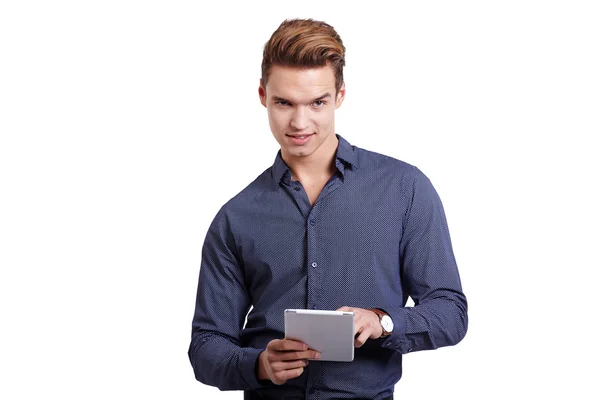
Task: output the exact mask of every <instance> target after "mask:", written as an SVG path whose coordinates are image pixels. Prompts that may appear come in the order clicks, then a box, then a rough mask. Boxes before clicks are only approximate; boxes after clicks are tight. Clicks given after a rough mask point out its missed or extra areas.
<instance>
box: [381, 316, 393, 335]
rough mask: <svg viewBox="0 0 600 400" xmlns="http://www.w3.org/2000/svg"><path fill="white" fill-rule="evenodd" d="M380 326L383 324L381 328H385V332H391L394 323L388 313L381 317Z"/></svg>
mask: <svg viewBox="0 0 600 400" xmlns="http://www.w3.org/2000/svg"><path fill="white" fill-rule="evenodd" d="M381 326H383V329H385V331H386V332H391V331H393V330H394V323H393V322H392V319H391V318H390V317H389V316H388V315H384V316H383V317H382V318H381Z"/></svg>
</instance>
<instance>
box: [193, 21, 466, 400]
mask: <svg viewBox="0 0 600 400" xmlns="http://www.w3.org/2000/svg"><path fill="white" fill-rule="evenodd" d="M344 53H345V48H344V46H343V44H342V40H341V39H340V37H339V36H338V34H337V33H336V32H335V30H334V29H333V28H332V27H331V26H330V25H328V24H326V23H323V22H319V21H313V20H288V21H284V22H283V23H282V24H281V26H280V27H279V28H278V29H277V30H276V31H275V32H274V33H273V35H272V37H271V38H270V40H269V41H268V42H267V43H266V45H265V49H264V54H263V63H262V78H261V80H260V86H259V89H258V93H259V97H260V101H261V103H262V104H263V105H264V106H265V107H266V108H267V113H268V116H269V124H270V127H271V131H272V132H273V135H274V136H275V139H276V140H277V142H278V143H279V144H280V146H281V150H280V151H279V152H278V154H277V156H276V158H275V162H274V164H273V165H272V166H271V167H270V168H268V169H267V170H266V171H265V172H264V173H262V174H261V175H260V176H259V177H258V178H257V179H256V180H255V181H254V182H252V183H251V184H250V185H249V186H248V187H246V188H245V189H244V190H242V191H241V192H240V193H239V194H238V195H237V196H235V197H234V198H233V199H231V200H230V201H229V202H227V204H225V205H224V206H223V207H222V208H221V210H220V211H219V212H218V214H217V216H216V217H215V219H214V221H213V222H212V224H211V226H210V228H209V231H208V234H207V237H206V240H205V242H204V246H203V251H202V263H201V268H200V279H199V284H198V294H197V301H196V312H195V315H194V320H193V330H192V341H191V344H190V349H189V357H190V361H191V363H192V366H193V368H194V372H195V375H196V378H197V379H198V380H199V381H200V382H203V383H205V384H208V385H213V386H217V387H219V388H220V389H222V390H244V391H245V398H246V399H304V398H306V399H334V398H360V399H389V398H392V393H393V390H394V384H395V383H396V382H398V380H399V379H400V377H401V375H402V355H403V354H405V353H408V352H411V351H418V350H427V349H435V348H438V347H441V346H449V345H454V344H456V343H458V342H459V341H460V340H461V339H462V338H463V337H464V335H465V334H466V331H467V301H466V298H465V296H464V294H463V292H462V289H461V284H460V278H459V274H458V270H457V267H456V263H455V259H454V255H453V252H452V246H451V242H450V236H449V232H448V227H447V224H446V218H445V215H444V210H443V208H442V203H441V202H440V199H439V197H438V195H437V193H436V191H435V189H434V188H433V186H432V185H431V182H430V181H429V180H428V178H427V177H426V176H425V175H424V174H423V173H422V172H421V171H420V170H418V169H417V168H416V167H414V166H412V165H409V164H407V163H404V162H402V161H399V160H395V159H393V158H390V157H386V156H384V155H380V154H376V153H373V152H369V151H367V150H364V149H361V148H358V147H356V146H352V145H350V144H349V143H348V142H347V141H346V140H345V139H344V138H342V137H341V136H339V135H336V134H335V128H334V113H335V110H336V109H337V108H338V107H339V106H340V105H341V104H342V102H343V101H344V96H345V94H346V89H345V86H344V81H343V67H344ZM408 296H410V297H411V298H412V299H413V300H414V302H415V306H414V307H405V305H406V301H407V298H408ZM250 307H252V310H251V311H250V313H249V314H248V315H247V313H248V311H249V310H250ZM286 308H309V309H322V310H338V309H339V310H349V311H353V312H354V313H355V332H356V340H355V347H356V350H355V356H354V361H352V362H349V363H343V362H320V361H312V360H311V361H307V360H308V359H314V358H318V356H319V354H318V353H316V352H314V351H313V350H311V349H308V348H307V346H306V345H304V344H303V343H299V342H296V341H291V340H285V339H283V337H284V332H283V330H284V321H283V314H284V310H285V309H286ZM246 315H247V318H248V321H247V323H246V326H243V324H244V320H245V318H246Z"/></svg>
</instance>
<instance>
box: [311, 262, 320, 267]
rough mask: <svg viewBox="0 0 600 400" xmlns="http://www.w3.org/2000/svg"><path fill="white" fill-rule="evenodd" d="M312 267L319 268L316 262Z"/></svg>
mask: <svg viewBox="0 0 600 400" xmlns="http://www.w3.org/2000/svg"><path fill="white" fill-rule="evenodd" d="M310 265H312V267H313V268H317V267H318V266H319V264H317V263H316V262H314V263H312V264H310Z"/></svg>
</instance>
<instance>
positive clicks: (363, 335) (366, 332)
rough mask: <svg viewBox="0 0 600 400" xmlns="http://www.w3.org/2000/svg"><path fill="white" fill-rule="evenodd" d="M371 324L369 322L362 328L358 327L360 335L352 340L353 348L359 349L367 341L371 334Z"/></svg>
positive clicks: (372, 329)
mask: <svg viewBox="0 0 600 400" xmlns="http://www.w3.org/2000/svg"><path fill="white" fill-rule="evenodd" d="M374 329H375V328H374V327H373V324H372V323H371V322H365V323H364V324H363V325H362V326H359V327H358V332H359V333H360V334H359V335H358V337H357V338H356V339H354V347H361V346H362V345H363V344H365V342H366V341H367V339H369V337H370V336H371V335H372V334H373V331H374Z"/></svg>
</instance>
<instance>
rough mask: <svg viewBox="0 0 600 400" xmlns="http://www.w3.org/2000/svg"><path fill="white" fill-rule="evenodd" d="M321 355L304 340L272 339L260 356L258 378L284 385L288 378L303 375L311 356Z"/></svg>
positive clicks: (317, 356) (318, 356)
mask: <svg viewBox="0 0 600 400" xmlns="http://www.w3.org/2000/svg"><path fill="white" fill-rule="evenodd" d="M320 357H321V354H320V353H319V352H317V351H314V350H309V349H308V346H307V345H306V344H304V343H302V342H297V341H295V340H288V339H275V340H271V341H270V342H269V344H268V345H267V348H266V349H265V350H264V351H263V352H262V353H260V356H259V357H258V378H259V379H268V380H270V381H271V382H273V383H274V384H276V385H283V384H284V383H285V382H287V380H288V379H293V378H297V377H299V376H300V375H302V372H304V367H306V366H307V365H308V359H309V358H320Z"/></svg>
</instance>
